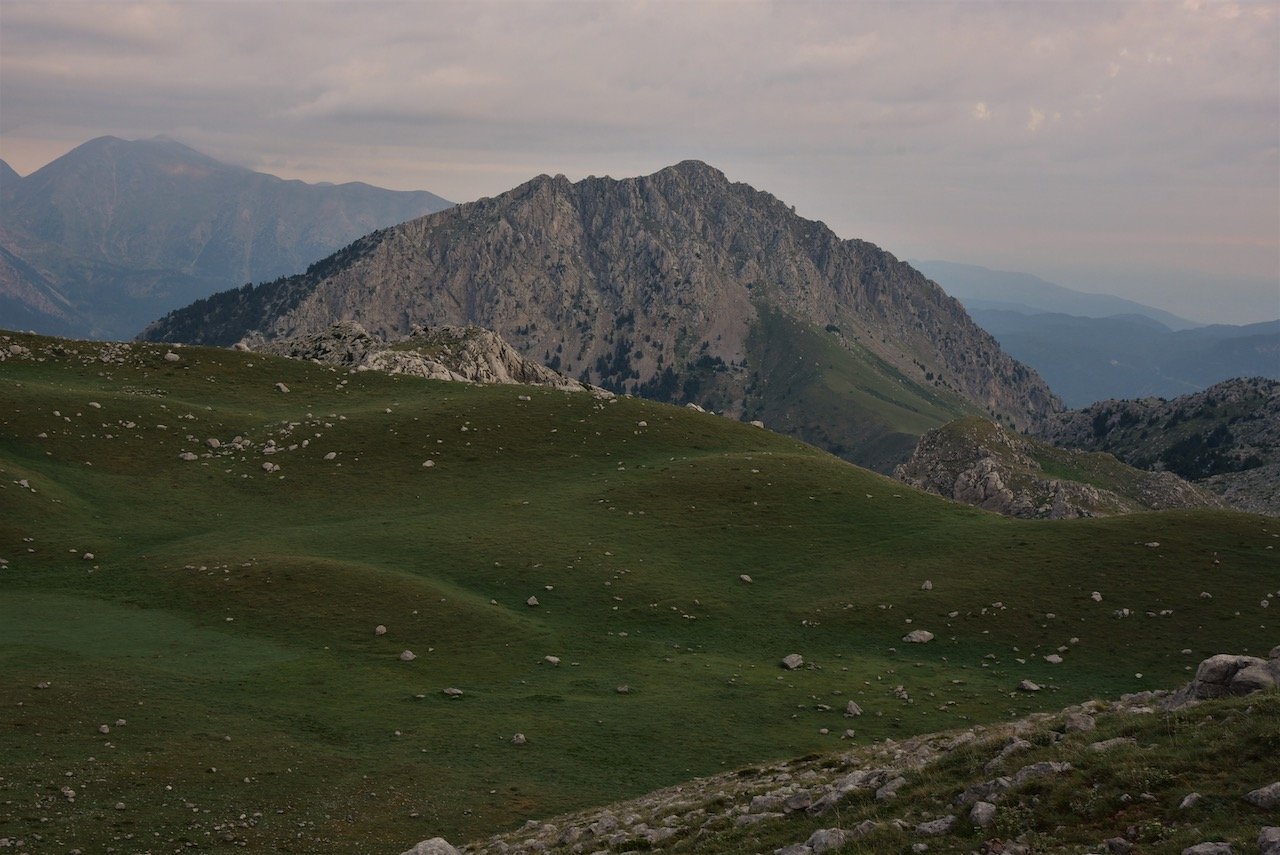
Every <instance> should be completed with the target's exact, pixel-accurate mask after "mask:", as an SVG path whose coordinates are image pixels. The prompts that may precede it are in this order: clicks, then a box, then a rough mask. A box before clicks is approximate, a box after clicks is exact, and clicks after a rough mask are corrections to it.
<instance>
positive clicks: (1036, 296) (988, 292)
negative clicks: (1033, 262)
mask: <svg viewBox="0 0 1280 855" xmlns="http://www.w3.org/2000/svg"><path fill="white" fill-rule="evenodd" d="M911 264H912V266H913V267H915V268H916V269H917V270H919V271H920V272H921V273H923V274H924V275H925V276H928V277H929V278H930V279H932V280H933V281H934V282H937V283H938V284H939V285H941V286H942V290H944V291H946V292H947V293H948V294H950V295H951V296H952V297H955V298H956V299H957V300H959V301H960V302H961V303H964V305H965V308H966V309H968V310H969V311H970V312H972V311H973V310H975V309H997V310H1004V311H1012V312H1021V313H1022V314H1024V315H1036V314H1044V313H1047V312H1054V313H1060V314H1064V315H1077V316H1080V317H1085V318H1109V317H1113V316H1115V315H1142V316H1144V317H1147V318H1151V319H1152V320H1155V321H1159V322H1160V323H1161V324H1163V325H1164V326H1166V327H1168V328H1169V329H1171V330H1183V329H1189V328H1191V327H1196V326H1200V324H1197V323H1196V322H1195V321H1189V320H1187V319H1186V318H1181V317H1178V316H1177V315H1175V314H1172V313H1170V312H1166V311H1164V310H1162V309H1157V308H1154V307H1152V306H1145V305H1143V304H1142V303H1135V302H1134V301H1132V300H1126V299H1124V298H1122V297H1113V296H1111V295H1110V294H1089V293H1085V292H1084V291H1076V290H1073V289H1071V288H1065V287H1063V286H1061V285H1055V284H1054V283H1052V282H1047V281H1045V280H1044V279H1041V278H1040V277H1039V276H1033V275H1031V274H1030V273H1016V272H1012V271H1008V270H989V269H987V268H986V267H979V266H977V265H973V264H956V263H955V262H951V261H912V262H911Z"/></svg>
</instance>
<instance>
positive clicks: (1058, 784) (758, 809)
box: [404, 648, 1280, 855]
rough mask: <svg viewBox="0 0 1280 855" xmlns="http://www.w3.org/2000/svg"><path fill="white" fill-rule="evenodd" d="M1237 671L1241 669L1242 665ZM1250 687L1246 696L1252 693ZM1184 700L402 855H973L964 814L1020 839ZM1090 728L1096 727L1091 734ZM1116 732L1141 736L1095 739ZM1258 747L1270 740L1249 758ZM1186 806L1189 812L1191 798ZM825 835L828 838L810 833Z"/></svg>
mask: <svg viewBox="0 0 1280 855" xmlns="http://www.w3.org/2000/svg"><path fill="white" fill-rule="evenodd" d="M1278 657H1280V648H1277V650H1273V651H1272V655H1271V657H1270V662H1271V663H1276V664H1280V658H1278ZM1227 660H1231V662H1230V663H1229V664H1230V667H1223V666H1225V665H1227V664H1228V663H1227ZM1236 660H1250V662H1248V663H1245V662H1239V663H1237V661H1236ZM1254 661H1255V660H1254V659H1253V658H1252V657H1234V656H1225V657H1222V656H1215V657H1211V658H1210V659H1207V660H1205V662H1204V663H1202V665H1201V669H1200V673H1199V674H1198V675H1197V683H1200V682H1204V681H1205V680H1209V681H1217V680H1218V678H1219V677H1221V676H1222V675H1224V674H1226V673H1227V672H1228V671H1230V672H1231V673H1232V674H1239V673H1242V672H1244V671H1247V670H1248V669H1249V668H1252V667H1254V664H1253V662H1254ZM1256 661H1267V660H1256ZM1237 664H1239V665H1240V666H1241V667H1239V668H1236V667H1235V666H1236V665H1237ZM1214 684H1215V685H1216V684H1217V683H1216V682H1214ZM1193 685H1195V684H1194V683H1193ZM1240 688H1241V690H1242V691H1243V686H1241V687H1240ZM1256 690H1257V689H1254V690H1253V691H1256ZM1179 695H1180V693H1170V692H1143V693H1139V694H1135V695H1126V696H1124V697H1122V698H1120V699H1119V700H1118V701H1114V702H1103V701H1089V702H1087V703H1084V704H1080V705H1075V706H1070V707H1067V708H1066V709H1064V710H1061V711H1060V712H1056V713H1035V714H1033V715H1030V716H1027V717H1025V718H1022V719H1019V720H1016V721H1013V722H1007V723H1004V724H1000V725H994V726H991V727H983V726H975V727H971V728H968V729H964V730H958V731H950V732H947V733H935V734H927V735H923V736H918V737H913V738H911V739H907V740H903V741H901V742H895V741H893V740H885V741H884V742H880V743H874V744H871V745H865V746H860V747H856V748H854V749H852V750H850V751H846V752H841V753H835V754H829V755H824V756H821V757H814V756H810V757H807V758H804V759H801V760H795V761H790V762H784V763H777V764H773V765H769V766H766V767H763V768H759V769H747V770H740V771H735V772H728V773H725V774H721V775H716V776H713V777H708V778H699V779H696V780H692V781H688V782H686V783H683V784H680V785H677V786H674V787H668V788H666V789H663V790H658V791H655V792H653V793H649V794H647V795H644V796H640V797H639V798H635V799H631V800H629V801H626V802H621V803H618V804H613V805H608V806H606V807H601V808H594V809H590V810H584V811H579V812H577V813H572V814H566V815H564V816H559V817H553V818H548V819H546V820H537V819H530V820H529V821H527V822H526V823H525V824H524V825H523V826H522V827H521V828H520V829H518V830H515V831H511V832H507V833H503V834H497V835H494V836H492V837H488V838H486V839H482V840H476V841H472V842H470V843H467V844H465V845H461V846H458V847H457V849H456V850H455V849H454V848H453V847H451V846H449V844H447V843H446V842H445V841H444V840H443V839H441V838H432V839H430V840H424V841H423V842H422V843H419V844H418V845H417V847H416V848H414V849H411V850H409V851H408V852H406V853H404V855H420V853H421V855H426V854H427V853H430V855H437V853H441V855H444V853H448V855H452V853H454V852H455V851H456V852H461V853H467V854H468V855H499V854H500V853H515V852H551V853H556V852H560V853H566V855H568V854H569V853H588V852H590V853H610V852H629V851H637V850H643V851H655V850H656V851H664V850H668V849H674V850H677V851H702V850H703V849H705V850H707V851H713V850H714V851H730V850H729V849H727V848H725V844H724V843H723V841H722V840H721V837H722V836H723V837H725V838H727V839H732V840H735V841H738V845H742V843H741V841H742V837H741V835H742V833H743V830H744V829H751V833H752V834H757V833H760V832H769V834H770V839H775V840H777V839H779V838H780V839H781V840H783V841H786V840H787V839H788V837H789V835H790V834H794V836H790V838H789V839H790V840H791V841H795V842H792V843H788V844H786V845H783V846H781V847H779V848H774V846H775V845H776V844H774V845H770V846H769V847H767V848H766V849H763V850H762V848H761V847H759V846H753V848H751V849H750V850H744V851H772V852H774V853H775V855H818V853H822V852H827V851H834V850H838V849H839V848H840V847H842V846H846V845H848V844H850V843H852V842H854V841H862V843H861V844H860V845H861V846H862V848H864V849H868V851H898V850H900V849H902V844H901V837H902V835H904V834H906V835H910V837H911V838H915V839H916V840H917V841H922V840H930V841H931V842H937V843H938V844H939V845H942V846H943V847H944V848H946V847H947V846H950V847H951V848H954V849H957V850H958V851H967V850H968V848H972V846H970V845H969V843H965V842H964V841H963V840H962V839H958V838H955V837H954V836H955V835H960V837H961V838H967V839H968V840H969V841H970V842H971V840H972V838H971V831H970V829H969V828H968V827H966V824H965V823H963V821H962V820H961V819H960V815H961V814H963V815H965V816H966V817H967V818H968V823H967V825H968V826H972V827H973V828H979V829H983V834H984V836H986V835H988V834H990V833H991V831H993V830H996V829H995V828H993V827H995V826H998V825H999V823H1000V821H1001V818H1002V817H1009V818H1006V819H1005V826H1006V829H1010V828H1017V827H1018V822H1019V820H1018V819H1016V818H1013V817H1019V816H1023V817H1025V815H1026V812H1027V810H1028V808H1027V799H1028V798H1029V799H1030V800H1031V802H1032V803H1039V802H1040V801H1041V796H1040V795H1039V794H1037V793H1038V792H1043V791H1044V789H1045V788H1063V787H1066V788H1072V789H1075V790H1078V789H1079V788H1080V787H1081V786H1082V780H1083V781H1084V782H1085V785H1087V782H1088V780H1089V776H1090V775H1091V774H1105V775H1107V776H1110V775H1111V774H1113V773H1112V772H1111V771H1109V770H1110V769H1111V763H1109V762H1099V761H1098V760H1097V759H1095V758H1097V757H1098V756H1099V755H1104V754H1105V755H1107V756H1110V753H1111V752H1116V751H1125V750H1128V751H1139V750H1142V749H1143V747H1144V744H1145V743H1146V742H1147V741H1148V740H1149V739H1151V734H1150V733H1149V732H1144V731H1142V730H1141V722H1143V721H1144V720H1145V721H1151V720H1153V716H1152V715H1151V713H1152V712H1153V710H1154V709H1155V708H1156V707H1163V708H1170V703H1171V702H1172V701H1174V700H1176V699H1177V698H1178V697H1179ZM1184 705H1185V704H1184ZM1251 710H1252V707H1251V708H1250V709H1247V710H1243V711H1242V712H1238V713H1237V714H1243V715H1249V714H1250V713H1251ZM1278 711H1280V710H1277V709H1276V708H1275V707H1274V705H1272V706H1269V707H1267V708H1266V712H1265V713H1263V714H1265V715H1267V716H1269V718H1268V719H1267V720H1273V719H1274V716H1275V715H1276V713H1277V712H1278ZM1083 721H1087V722H1088V726H1081V722H1083ZM1199 726H1200V727H1217V728H1225V727H1229V726H1230V725H1228V724H1227V722H1226V721H1225V720H1223V719H1222V717H1220V716H1217V715H1207V716H1204V717H1203V721H1202V722H1201V723H1200V724H1199ZM1116 731H1120V732H1124V733H1138V734H1139V735H1140V736H1139V738H1135V737H1131V736H1118V737H1111V738H1106V737H1104V736H1100V735H1099V734H1100V733H1102V732H1107V733H1113V732H1116ZM1255 738H1256V737H1255ZM1260 748H1261V743H1259V744H1256V745H1253V746H1251V747H1250V750H1259V749H1260ZM959 751H963V752H964V753H965V755H966V760H965V762H964V764H962V765H964V766H966V767H968V766H972V765H973V763H974V759H975V758H976V759H979V760H982V761H985V762H982V763H980V764H979V765H980V766H981V771H978V772H976V773H975V774H971V775H965V776H957V777H954V778H948V777H947V776H948V775H949V774H951V773H953V772H954V770H955V769H956V768H957V766H958V764H956V763H955V762H954V759H953V754H955V753H956V752H959ZM1024 755H1027V756H1024ZM1036 758H1039V759H1036ZM1206 762H1207V761H1206ZM1212 765H1213V771H1212V772H1211V773H1210V775H1209V777H1205V778H1203V779H1201V780H1199V781H1197V782H1184V783H1185V784H1187V785H1189V784H1191V783H1197V784H1198V785H1204V786H1206V787H1208V786H1215V787H1221V778H1220V776H1219V775H1218V774H1217V764H1216V762H1215V763H1213V764H1212ZM1267 771H1270V770H1267ZM944 779H946V780H949V781H950V783H949V784H946V785H943V786H944V787H947V789H944V790H943V791H942V792H941V793H939V792H938V781H939V780H944ZM1215 782H1217V783H1215ZM1259 783H1262V784H1263V786H1261V787H1258V786H1257V784H1248V783H1245V782H1244V781H1232V783H1231V786H1234V788H1235V790H1236V793H1235V798H1236V799H1237V800H1239V801H1240V802H1242V803H1247V804H1249V805H1252V806H1253V807H1255V808H1258V809H1260V810H1263V811H1266V810H1271V809H1272V808H1273V807H1274V805H1275V804H1276V803H1277V801H1280V782H1276V783H1271V778H1270V777H1269V776H1268V777H1267V779H1266V780H1265V781H1262V782H1259ZM899 791H905V792H908V793H913V795H914V797H906V798H903V797H899V796H898V793H899ZM1028 791H1036V792H1028ZM1196 796H1197V798H1198V797H1199V794H1198V793H1196ZM1062 798H1066V796H1065V795H1064V796H1062ZM1126 798H1127V797H1126ZM1182 803H1183V804H1186V800H1183V802H1182ZM1178 810H1180V811H1182V812H1183V815H1182V817H1181V818H1180V819H1179V820H1171V821H1170V822H1169V825H1170V826H1174V825H1177V824H1178V823H1179V822H1180V823H1181V824H1182V825H1187V824H1188V823H1190V824H1194V823H1195V822H1196V821H1197V817H1196V816H1187V815H1186V811H1187V810H1188V808H1186V807H1182V808H1178ZM1019 812H1021V813H1019ZM1060 818H1061V817H1060V815H1055V817H1054V819H1055V820H1056V819H1060ZM815 825H819V826H828V825H829V826H830V827H819V828H818V830H816V831H810V830H809V829H812V828H814V826H815ZM1130 828H1131V830H1130V831H1129V832H1128V834H1129V835H1130V836H1129V837H1116V838H1113V841H1114V842H1113V843H1106V844H1102V845H1101V849H1102V850H1105V851H1111V852H1118V851H1129V849H1130V848H1132V846H1133V842H1132V840H1133V839H1134V835H1137V834H1138V833H1139V832H1138V831H1137V830H1136V828H1135V827H1133V826H1132V825H1131V827H1130ZM788 829H790V831H788ZM1192 831H1193V832H1194V831H1195V829H1194V828H1193V829H1192ZM1259 835H1260V836H1259V839H1260V840H1270V839H1271V838H1270V836H1269V835H1271V831H1270V830H1269V828H1268V827H1266V826H1264V827H1262V829H1261V832H1260V833H1259ZM762 836H763V835H762ZM992 842H994V843H996V844H999V848H993V849H992V850H990V851H1003V852H1005V853H1024V855H1027V853H1030V852H1032V851H1033V850H1032V848H1031V844H1030V843H1029V842H1025V841H1024V839H1023V838H1021V837H1020V838H1017V839H1012V838H1010V839H1004V840H1001V839H999V838H994V839H993V841H992ZM1041 842H1042V841H1041ZM962 844H963V845H962ZM914 845H915V846H917V847H918V846H921V845H922V843H921V842H917V843H916V844H914ZM1037 845H1038V844H1037ZM432 847H435V848H432ZM445 847H448V848H445ZM868 847H869V848H868ZM984 848H985V847H984ZM913 851H925V849H923V848H920V849H913ZM1035 851H1052V852H1059V851H1063V852H1065V851H1079V847H1065V848H1064V847H1061V846H1050V847H1048V848H1045V849H1039V848H1037V849H1036V850H1035ZM1091 851H1099V850H1091ZM1174 851H1176V850H1174Z"/></svg>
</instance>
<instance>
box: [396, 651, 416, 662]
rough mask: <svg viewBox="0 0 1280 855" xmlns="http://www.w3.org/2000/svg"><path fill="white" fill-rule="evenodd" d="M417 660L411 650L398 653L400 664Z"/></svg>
mask: <svg viewBox="0 0 1280 855" xmlns="http://www.w3.org/2000/svg"><path fill="white" fill-rule="evenodd" d="M417 658H418V657H417V656H415V655H414V653H413V651H412V650H402V651H400V661H401V662H412V661H413V660H415V659H417Z"/></svg>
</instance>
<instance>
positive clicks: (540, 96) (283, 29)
mask: <svg viewBox="0 0 1280 855" xmlns="http://www.w3.org/2000/svg"><path fill="white" fill-rule="evenodd" d="M428 10H429V11H428ZM1278 12H1280V9H1278V7H1276V6H1275V5H1274V4H1267V3H1260V4H1250V5H1242V6H1238V7H1237V6H1228V5H1227V4H1222V3H1205V4H1202V5H1198V4H1189V5H1186V6H1176V5H1171V4H1167V3H1159V2H1155V3H1147V2H1126V3H1123V4H1065V3H1064V4H1005V3H987V2H982V1H981V0H975V2H970V3H965V4H953V3H941V2H919V3H908V4H898V3H879V2H866V3H856V4H854V3H849V4H840V3H830V2H808V1H807V0H794V1H793V2H785V3H783V2H779V3H772V2H749V0H744V2H718V0H703V2H698V3H680V2H673V0H648V2H642V1H641V0H634V2H633V1H632V0H612V2H609V3H597V2H580V1H579V0H563V2H539V0H529V1H528V2H517V0H510V2H485V0H477V1H476V2H455V0H440V2H435V3H432V4H430V5H429V6H426V7H424V6H422V5H420V4H418V3H412V2H391V1H390V0H367V2H354V0H352V1H351V2H325V3H320V2H314V3H300V2H294V3H237V4H227V3H216V2H204V3H152V2H140V3H132V4H122V3H114V2H112V3H80V2H77V3H70V2H58V3H48V2H24V0H4V2H3V4H0V102H2V103H3V105H4V109H3V111H0V157H5V158H6V159H10V158H13V160H14V161H17V162H15V164H14V165H15V166H17V168H19V170H20V171H23V172H27V171H30V170H31V169H34V168H36V167H38V166H40V165H41V164H42V163H43V162H45V161H47V160H49V159H51V158H52V157H55V156H56V155H58V154H60V153H62V152H63V151H65V150H66V149H68V148H70V147H71V146H73V145H75V144H77V143H79V142H82V141H84V140H85V139H88V138H90V137H93V136H97V135H99V134H103V133H114V134H117V135H121V136H126V137H139V136H149V135H152V134H157V133H167V134H169V135H171V136H173V137H175V138H178V139H181V140H182V141H184V142H187V143H188V144H191V145H193V146H195V147H196V148H199V149H202V150H205V151H208V152H209V153H210V154H213V155H214V156H217V157H221V158H223V159H227V160H232V161H235V162H239V163H242V164H245V165H248V166H252V167H256V168H267V167H270V168H271V169H273V170H276V171H278V172H281V173H285V174H287V175H288V177H299V178H304V179H308V180H322V179H324V180H333V181H342V180H353V179H358V180H365V181H369V182H372V183H379V184H382V185H384V186H393V187H400V188H418V187H421V188H426V189H430V190H433V191H435V192H438V193H441V194H442V195H445V196H447V197H451V198H456V199H467V198H474V197H478V196H481V195H492V194H494V193H498V192H501V191H502V190H504V189H507V188H509V187H510V186H512V185H513V184H515V183H518V181H520V180H521V179H523V178H525V177H529V176H531V175H534V174H537V173H539V172H549V173H556V172H564V173H566V174H568V175H570V176H571V177H580V176H584V175H587V174H612V175H615V176H623V175H631V174H639V173H642V172H646V171H652V170H654V169H657V168H660V167H662V166H664V165H666V164H667V163H670V162H673V161H676V160H679V159H682V158H685V157H700V158H702V159H705V160H709V161H711V162H713V163H715V164H716V165H718V166H720V167H721V168H722V169H724V170H725V171H726V172H728V173H729V174H730V175H731V177H734V178H736V179H739V180H746V181H750V182H751V183H754V184H756V185H757V186H760V187H762V188H763V189H767V190H769V191H771V192H773V193H774V194H775V195H777V196H779V197H781V198H783V199H786V200H787V201H789V202H792V203H794V204H796V205H797V207H798V209H799V210H800V211H801V212H802V213H805V214H807V215H809V216H814V217H817V218H820V219H823V220H825V221H827V222H828V223H829V224H831V225H832V226H833V227H835V228H836V229H837V230H838V231H839V232H840V233H841V234H843V235H846V236H859V237H866V238H867V239H870V240H876V241H877V242H880V243H883V244H885V245H886V246H887V247H888V248H889V249H891V250H894V251H895V252H898V253H899V254H903V255H906V254H912V253H914V254H925V253H927V254H929V255H941V254H944V253H947V252H952V251H954V252H970V253H988V254H990V255H991V256H993V257H994V256H995V255H997V254H998V253H1000V252H1002V251H1004V248H1003V247H1004V244H1003V242H1002V235H1004V234H1007V233H1009V232H1010V231H1012V230H1016V229H1017V228H1018V227H1019V225H1020V224H1021V223H1022V222H1024V221H1025V219H1026V217H1027V211H1028V209H1037V208H1039V207H1041V206H1047V207H1050V208H1052V209H1054V210H1056V211H1057V212H1058V213H1057V214H1056V215H1055V216H1057V217H1058V218H1059V219H1058V220H1057V221H1056V222H1054V223H1053V224H1052V227H1046V228H1045V229H1044V230H1043V237H1037V238H1035V242H1034V245H1028V246H1029V251H1032V250H1034V251H1035V252H1040V253H1042V254H1043V255H1044V256H1045V257H1048V256H1049V255H1051V254H1053V253H1057V252H1062V251H1067V252H1069V253H1070V254H1079V253H1080V252H1081V251H1082V248H1083V251H1084V252H1087V251H1088V247H1090V246H1091V245H1093V244H1095V243H1097V242H1098V241H1099V239H1100V237H1101V231H1100V230H1102V229H1105V228H1125V227H1126V224H1125V223H1123V222H1119V223H1105V222H1103V220H1105V218H1103V219H1102V220H1100V219H1099V218H1098V217H1096V216H1095V215H1094V214H1092V213H1091V212H1090V210H1089V208H1095V209H1096V208H1099V207H1103V208H1110V209H1114V210H1122V209H1123V210H1134V209H1137V210H1140V211H1141V214H1142V216H1144V217H1147V218H1152V217H1154V218H1155V221H1156V224H1157V226H1158V225H1159V223H1160V222H1161V221H1162V219H1167V218H1168V217H1169V216H1171V214H1170V213H1169V212H1171V211H1174V210H1181V209H1187V210H1192V211H1195V212H1196V217H1197V218H1198V219H1196V222H1195V226H1196V227H1197V228H1200V229H1203V230H1204V231H1205V232H1206V233H1207V234H1218V233H1222V234H1227V233H1232V234H1241V233H1243V234H1248V235H1253V236H1256V237H1258V238H1259V239H1260V240H1262V241H1263V242H1264V243H1265V242H1266V241H1270V243H1271V245H1272V246H1273V247H1274V244H1275V242H1276V235H1277V233H1280V222H1278V220H1280V215H1278V214H1277V212H1276V211H1275V207H1276V206H1275V204H1274V200H1275V198H1276V195H1277V194H1278V193H1280V168H1278V167H1277V165H1276V164H1277V162H1278V161H1280V154H1278V153H1277V145H1276V139H1277V126H1278V124H1280V117H1278V114H1280V107H1277V104H1280V57H1278V56H1277V54H1278V52H1280V50H1278V48H1277V44H1280V26H1278V23H1277V14H1278ZM1233 16H1234V17H1233ZM708 34H714V37H711V38H709V37H708ZM1148 57H1151V58H1152V59H1154V60H1156V61H1151V62H1149V61H1148ZM1032 105H1034V106H1032ZM1049 128H1052V129H1053V133H1052V134H1048V133H1046V131H1047V130H1048V129H1049ZM1029 136H1030V137H1033V138H1034V144H1032V142H1031V140H1030V139H1029ZM1206 187H1214V188H1222V189H1223V192H1224V195H1225V196H1227V197H1230V198H1232V199H1234V200H1235V202H1234V203H1233V204H1228V203H1226V202H1225V201H1222V200H1221V199H1219V198H1218V197H1217V196H1214V197H1213V200H1212V204H1207V203H1206V200H1205V193H1204V190H1205V188H1206ZM1078 188H1087V190H1088V193H1089V201H1090V204H1089V205H1087V206H1077V205H1076V204H1075V199H1074V197H1073V195H1072V194H1074V193H1076V192H1077V191H1078ZM957 223H959V225H957ZM979 224H981V228H979ZM1187 225H1188V224H1187V223H1178V224H1177V229H1176V230H1175V228H1174V224H1172V223H1171V222H1170V223H1168V229H1169V233H1171V234H1172V233H1175V231H1185V229H1186V227H1187ZM1002 230H1003V231H1002ZM1144 246H1145V244H1144ZM1064 247H1069V249H1065V250H1064ZM1106 252H1107V253H1110V254H1111V255H1113V256H1114V257H1115V258H1116V260H1117V262H1119V261H1125V262H1126V263H1128V264H1130V265H1132V264H1135V263H1138V261H1139V260H1140V257H1154V255H1153V251H1149V250H1147V249H1143V248H1142V246H1135V248H1134V249H1133V250H1132V252H1133V253H1134V255H1133V256H1132V257H1127V258H1122V257H1121V256H1122V255H1123V254H1124V252H1125V250H1124V242H1123V241H1114V242H1112V241H1108V242H1107V248H1106ZM1186 252H1187V255H1186V256H1185V257H1184V258H1181V259H1180V260H1179V261H1180V263H1182V262H1185V263H1189V264H1194V265H1196V266H1199V267H1202V268H1207V269H1214V268H1217V267H1220V266H1223V265H1226V266H1234V267H1237V268H1240V269H1239V270H1237V272H1239V273H1241V274H1248V275H1255V276H1260V275H1273V274H1274V273H1275V267H1276V265H1277V261H1276V258H1277V256H1280V250H1273V251H1271V254H1270V256H1267V255H1266V253H1265V252H1259V253H1258V254H1255V255H1253V256H1251V257H1249V258H1245V257H1242V256H1241V255H1240V254H1233V253H1231V252H1228V251H1226V250H1221V249H1214V248H1213V246H1211V245H1204V246H1202V247H1201V248H1200V249H1198V250H1196V251H1195V252H1194V253H1192V251H1191V250H1190V249H1187V251H1186ZM1143 253H1146V255H1145V256H1144V255H1143ZM1260 258H1261V260H1259V259H1260ZM961 260H963V259H961ZM973 260H977V261H981V260H982V259H981V258H975V259H973ZM997 261H998V259H997ZM1245 268H1247V269H1245Z"/></svg>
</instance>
